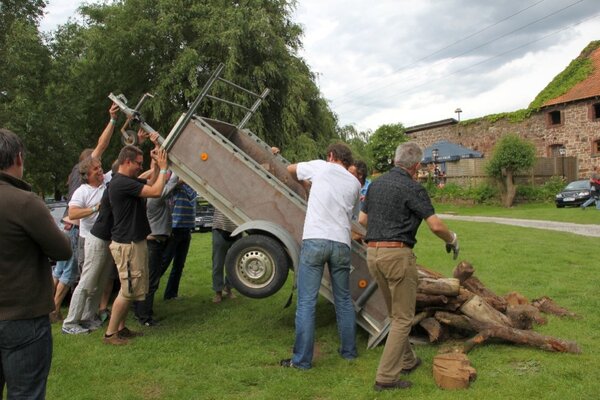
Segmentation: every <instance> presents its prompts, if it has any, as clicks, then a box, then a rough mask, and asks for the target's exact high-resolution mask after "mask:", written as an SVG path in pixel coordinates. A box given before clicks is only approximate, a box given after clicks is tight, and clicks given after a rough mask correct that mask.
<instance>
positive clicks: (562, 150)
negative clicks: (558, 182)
mask: <svg viewBox="0 0 600 400" xmlns="http://www.w3.org/2000/svg"><path fill="white" fill-rule="evenodd" d="M558 154H560V158H561V159H562V177H563V179H565V156H566V155H567V149H566V148H565V147H564V146H561V147H560V148H559V149H558Z"/></svg>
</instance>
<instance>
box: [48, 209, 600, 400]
mask: <svg viewBox="0 0 600 400" xmlns="http://www.w3.org/2000/svg"><path fill="white" fill-rule="evenodd" d="M481 210H482V211H481V212H482V213H484V214H487V211H488V210H487V208H485V209H484V208H481ZM534 210H536V208H535V207H533V208H532V209H531V212H530V213H532V214H535V213H540V214H539V215H543V210H541V209H539V210H537V211H535V212H534ZM552 211H554V210H552ZM557 211H559V212H563V211H567V212H569V211H571V210H569V209H567V210H557ZM573 211H577V212H579V213H582V214H583V212H582V211H580V210H573ZM472 212H473V213H476V212H478V211H477V210H476V209H473V210H472ZM586 213H587V214H589V215H592V214H593V213H595V211H592V210H588V211H586ZM524 214H528V213H527V212H524ZM597 214H599V215H600V213H597ZM488 215H489V214H488ZM520 217H521V216H520ZM532 218H533V217H532ZM536 218H539V217H536ZM448 223H449V225H450V228H451V229H453V230H455V231H456V232H458V234H459V238H460V243H461V254H460V259H464V260H468V261H470V262H471V263H472V264H473V265H474V267H475V268H476V275H477V276H478V277H479V278H480V279H481V280H482V281H483V282H484V283H485V284H486V285H487V286H488V287H489V288H490V289H492V290H494V291H496V292H497V293H498V294H506V293H507V292H510V291H518V292H520V293H522V294H523V295H525V296H527V297H528V298H529V299H533V298H536V297H540V296H543V295H548V296H550V297H552V298H553V299H554V300H555V301H557V302H558V303H559V304H560V305H562V306H564V307H567V308H568V309H570V310H572V311H575V312H577V313H578V314H579V315H580V316H581V318H580V319H560V318H557V317H552V316H551V317H549V318H548V319H549V321H548V325H546V326H540V327H536V328H535V330H536V331H539V332H541V333H544V334H547V335H553V336H558V337H561V338H564V339H570V340H574V341H576V342H577V343H578V344H579V345H580V347H581V349H582V351H583V352H582V354H580V355H572V354H559V353H550V352H545V351H542V350H538V349H535V348H529V347H521V346H516V345H511V344H503V343H487V344H484V345H481V346H479V347H476V348H475V349H474V350H473V351H471V352H470V353H469V358H470V360H471V363H472V364H473V366H474V367H475V368H476V369H477V373H478V377H477V380H476V381H475V382H474V383H473V384H472V385H471V388H470V389H468V390H464V391H444V390H441V389H439V388H437V386H436V385H435V383H434V381H433V377H432V373H431V361H432V358H433V357H434V356H435V354H436V353H437V352H438V351H439V349H440V346H439V345H425V346H418V347H417V353H418V354H419V356H420V357H421V358H422V359H423V360H424V365H423V367H421V368H420V369H419V370H417V372H415V373H414V374H413V375H411V376H410V380H411V381H412V382H413V383H414V387H413V388H412V389H410V390H409V391H408V392H403V393H376V392H374V391H373V389H372V385H373V381H374V376H375V370H376V368H377V363H378V360H379V357H380V355H381V351H382V347H378V348H376V349H373V350H367V349H366V343H367V339H368V338H367V335H366V334H365V332H364V331H362V330H361V329H359V333H358V345H359V352H360V357H359V358H358V359H357V360H355V361H353V362H348V361H345V360H343V359H341V358H340V357H339V356H338V355H337V352H336V349H337V346H338V340H337V331H336V326H335V313H334V310H333V306H332V305H331V304H329V303H328V302H327V301H325V300H323V299H321V300H320V302H319V305H318V311H317V332H316V341H317V345H318V347H319V349H320V353H321V354H320V356H319V357H317V358H316V359H315V363H314V368H313V369H312V370H309V371H298V370H289V369H283V368H280V367H279V366H278V361H279V360H280V359H282V358H287V357H289V356H290V352H291V347H292V344H293V340H294V311H295V310H294V306H292V307H290V308H287V309H284V308H283V305H284V304H285V302H286V300H287V297H288V295H289V292H290V283H291V282H289V281H288V283H287V284H286V286H285V287H284V288H283V289H282V290H281V291H280V292H279V293H277V294H276V295H274V296H272V297H270V298H267V299H262V300H254V299H249V298H244V297H242V296H241V295H240V296H238V298H237V299H234V300H225V301H223V303H221V304H219V305H215V304H213V303H212V302H211V298H212V294H213V293H212V291H211V279H210V259H211V252H210V233H206V234H194V235H193V240H192V246H191V250H190V255H189V257H188V261H187V264H186V269H185V270H184V276H183V278H182V288H181V290H180V294H181V295H183V296H184V297H183V299H182V300H179V301H169V302H164V301H163V300H162V296H161V295H162V291H161V290H162V289H163V288H164V286H161V288H160V289H159V294H160V295H159V296H157V301H156V305H155V311H156V313H157V315H158V317H159V319H161V321H160V322H161V325H160V326H158V327H155V328H143V330H144V332H145V333H146V335H145V336H144V337H142V338H138V339H135V341H134V342H133V343H132V344H131V345H129V346H125V347H110V346H107V345H104V344H103V343H102V341H101V338H102V332H94V333H93V334H91V335H87V336H79V337H72V336H66V335H62V334H61V333H60V329H59V326H53V333H54V358H53V364H52V370H51V373H50V378H49V382H48V398H49V399H107V398H109V399H238V398H243V399H246V400H250V399H375V398H378V399H392V398H399V397H410V398H411V399H432V398H433V399H459V398H460V399H484V398H485V399H510V398H519V399H596V398H598V381H599V380H600V379H599V378H600V372H599V371H600V354H599V349H600V347H599V346H598V343H599V339H600V331H599V329H598V327H599V326H600V311H598V309H599V307H600V300H599V296H598V294H597V287H598V285H597V275H596V274H598V273H599V272H600V262H599V261H598V255H597V251H596V249H597V248H598V239H597V238H587V237H582V236H576V235H572V234H567V233H560V232H551V231H541V230H536V229H528V228H519V227H512V226H505V225H497V224H484V223H474V222H462V221H448ZM418 239H419V243H418V244H417V247H416V249H415V252H416V254H417V257H418V263H419V264H421V265H425V266H427V267H430V268H433V269H436V270H438V271H440V272H442V273H444V274H446V275H450V274H451V271H452V269H453V267H454V266H455V265H456V263H457V261H453V260H452V259H451V257H450V256H449V255H447V254H446V252H445V251H444V246H443V243H442V242H441V241H440V240H439V239H437V238H436V237H434V236H433V235H432V234H431V233H430V232H429V231H428V230H427V229H426V227H424V226H422V227H421V230H420V233H419V237H418ZM163 285H164V282H163ZM65 312H66V310H65V311H64V312H63V313H65ZM128 325H129V326H131V327H132V328H135V329H140V328H139V327H138V326H137V325H136V323H135V322H134V321H133V320H130V321H129V324H128Z"/></svg>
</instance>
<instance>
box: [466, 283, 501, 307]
mask: <svg viewBox="0 0 600 400" xmlns="http://www.w3.org/2000/svg"><path fill="white" fill-rule="evenodd" d="M462 285H463V286H464V288H465V289H468V290H469V291H471V292H473V293H475V294H476V295H478V296H479V297H481V298H484V299H485V301H486V302H487V303H488V304H489V305H491V306H492V307H494V308H495V309H496V310H498V311H500V312H505V311H506V300H505V299H503V298H502V297H500V296H498V295H496V293H494V292H492V291H491V290H489V289H488V288H487V287H485V285H484V284H483V283H482V282H481V281H480V280H479V279H478V278H477V277H475V276H472V277H470V278H469V279H467V280H465V281H464V282H462Z"/></svg>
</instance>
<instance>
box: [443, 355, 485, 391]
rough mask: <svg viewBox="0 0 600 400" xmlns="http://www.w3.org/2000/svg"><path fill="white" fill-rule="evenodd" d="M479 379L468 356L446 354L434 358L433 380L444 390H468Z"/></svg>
mask: <svg viewBox="0 0 600 400" xmlns="http://www.w3.org/2000/svg"><path fill="white" fill-rule="evenodd" d="M476 377H477V371H476V370H475V368H473V367H472V366H471V362H470V361H469V358H468V357H467V355H466V354H463V353H445V354H438V355H437V356H435V357H433V379H434V380H435V383H436V384H437V385H438V386H439V387H440V388H442V389H466V388H468V387H469V384H470V383H471V382H472V381H473V380H475V378H476Z"/></svg>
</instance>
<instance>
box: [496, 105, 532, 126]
mask: <svg viewBox="0 0 600 400" xmlns="http://www.w3.org/2000/svg"><path fill="white" fill-rule="evenodd" d="M532 112H533V110H532V109H530V108H523V109H520V110H517V111H512V112H505V113H499V114H491V115H486V116H485V117H484V118H485V119H486V120H488V121H489V122H490V123H491V124H493V123H494V122H497V121H499V120H501V119H506V120H508V121H509V122H512V123H518V122H523V121H525V120H526V119H527V118H529V117H530V116H531V113H532Z"/></svg>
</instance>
